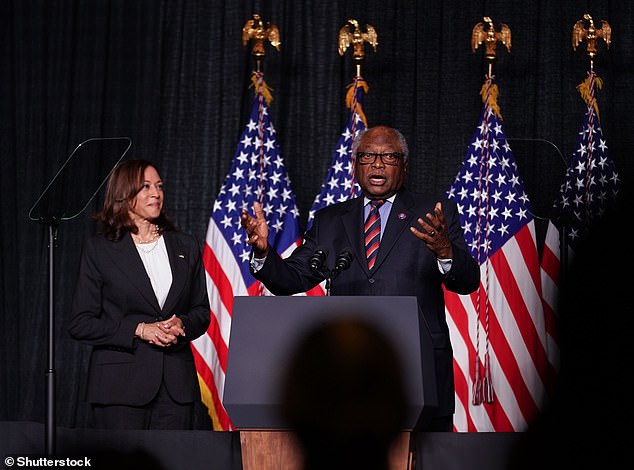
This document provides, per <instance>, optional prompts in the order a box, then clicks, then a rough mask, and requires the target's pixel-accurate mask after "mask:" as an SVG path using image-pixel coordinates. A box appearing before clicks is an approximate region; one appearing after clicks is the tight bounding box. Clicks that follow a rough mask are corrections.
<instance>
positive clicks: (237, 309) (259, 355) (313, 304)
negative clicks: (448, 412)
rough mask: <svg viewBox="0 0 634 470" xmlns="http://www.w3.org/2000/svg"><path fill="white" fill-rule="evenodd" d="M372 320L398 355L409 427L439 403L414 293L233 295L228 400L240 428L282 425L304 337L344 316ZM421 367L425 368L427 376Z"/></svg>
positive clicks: (426, 336)
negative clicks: (286, 390) (285, 386)
mask: <svg viewBox="0 0 634 470" xmlns="http://www.w3.org/2000/svg"><path fill="white" fill-rule="evenodd" d="M351 312H354V317H355V318H360V319H362V320H363V321H366V322H368V323H371V324H373V325H374V326H375V327H377V328H378V329H379V330H380V331H381V332H382V333H383V334H384V335H385V336H386V337H387V339H388V340H390V341H391V342H392V344H393V346H394V347H395V349H396V352H397V354H398V355H399V358H400V361H401V366H402V369H403V372H404V380H405V388H406V394H407V397H408V413H407V420H406V423H405V424H406V428H407V429H413V428H414V427H415V425H416V423H417V421H418V420H419V417H420V416H421V413H422V412H423V411H429V410H430V409H432V408H434V407H435V406H436V404H437V401H436V387H435V383H434V376H435V374H434V360H433V349H432V346H431V338H430V336H429V331H428V330H427V327H426V325H422V328H421V325H419V319H418V305H417V302H416V298H415V297H408V296H380V297H379V296H252V297H250V296H240V297H236V298H235V299H234V305H233V314H232V321H231V335H230V340H229V353H228V358H227V370H226V377H225V388H224V396H223V404H224V407H225V409H226V410H227V413H228V414H229V417H230V418H231V421H232V422H233V424H234V426H235V427H236V428H237V429H245V430H246V429H284V424H283V422H282V419H281V415H280V406H281V404H280V396H281V387H282V380H283V376H284V373H285V372H286V370H287V369H288V367H289V366H290V361H291V359H292V355H293V353H294V352H295V350H296V348H297V347H298V345H299V342H300V341H301V340H302V339H303V338H304V337H305V335H306V334H307V333H308V332H309V331H310V330H312V329H313V328H316V327H317V326H319V325H322V324H325V323H327V322H328V321H330V320H332V319H335V318H338V317H344V316H351ZM423 368H424V369H425V370H424V373H423Z"/></svg>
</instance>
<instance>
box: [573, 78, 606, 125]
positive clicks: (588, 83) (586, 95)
mask: <svg viewBox="0 0 634 470" xmlns="http://www.w3.org/2000/svg"><path fill="white" fill-rule="evenodd" d="M593 82H594V83H596V84H597V88H599V90H600V89H601V88H603V80H601V79H600V78H599V77H597V76H596V75H594V74H591V73H589V74H588V77H587V78H586V79H585V80H584V81H583V82H581V83H580V84H579V85H577V90H578V91H579V93H580V94H581V98H582V99H583V101H585V102H586V105H587V106H592V107H593V108H594V112H595V113H597V118H599V105H598V104H597V100H596V98H595V96H594V90H593V87H594V85H593Z"/></svg>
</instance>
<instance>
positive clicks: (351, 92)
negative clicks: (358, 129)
mask: <svg viewBox="0 0 634 470" xmlns="http://www.w3.org/2000/svg"><path fill="white" fill-rule="evenodd" d="M355 84H357V86H360V87H363V91H364V92H365V93H367V92H368V90H369V89H370V87H369V86H368V84H367V83H366V81H365V80H363V79H359V80H355V81H354V82H352V83H350V84H349V85H348V92H347V93H346V106H347V107H348V109H349V110H350V111H352V106H353V105H354V99H355V96H356V91H357V87H356V86H355ZM355 111H356V113H357V114H358V115H359V117H360V118H361V120H362V121H363V125H364V126H365V127H368V121H367V120H366V118H365V113H364V112H363V106H362V105H361V103H357V107H356V109H355Z"/></svg>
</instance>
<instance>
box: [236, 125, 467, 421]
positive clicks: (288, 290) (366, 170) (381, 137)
mask: <svg viewBox="0 0 634 470" xmlns="http://www.w3.org/2000/svg"><path fill="white" fill-rule="evenodd" d="M352 152H353V155H354V168H355V176H356V179H357V182H358V183H359V185H360V187H361V189H362V191H363V196H362V197H358V198H355V199H351V200H348V201H345V202H341V203H338V204H333V205H331V206H328V207H325V208H323V209H322V210H320V211H318V212H317V213H316V214H315V218H314V221H313V224H312V226H311V227H310V229H309V230H308V231H307V232H306V234H305V235H304V240H303V243H302V245H301V246H299V247H298V248H297V249H295V251H294V252H293V253H292V254H291V255H290V256H289V257H288V258H286V259H282V258H281V257H280V256H278V255H277V254H276V253H271V252H270V246H269V243H268V227H267V225H266V221H265V219H264V214H263V212H262V208H261V206H260V204H259V203H257V202H256V203H255V204H254V208H253V210H254V214H255V217H253V216H251V215H249V214H248V213H247V211H246V210H243V212H242V219H241V222H242V226H243V227H244V228H245V230H246V232H247V235H248V237H249V244H250V245H251V246H252V248H253V257H252V260H251V270H252V272H253V275H254V276H255V277H256V278H257V279H259V280H260V281H262V283H263V284H264V285H265V286H266V287H267V288H268V289H269V290H270V291H271V292H272V293H273V294H275V295H289V294H295V293H299V292H304V291H308V290H309V289H311V288H312V287H314V286H315V285H317V284H318V283H320V282H321V281H323V280H324V275H323V274H322V273H321V272H320V270H318V269H312V268H311V264H315V263H314V259H315V253H316V252H318V251H319V250H321V251H322V252H323V253H327V257H326V259H325V261H324V265H325V266H334V265H335V262H336V258H337V256H338V255H339V254H341V253H342V252H344V251H348V250H349V251H350V252H351V253H352V254H353V260H352V262H351V264H350V266H349V267H348V268H347V269H345V270H343V271H341V272H339V273H338V274H337V276H336V277H335V279H333V280H332V285H331V291H330V292H331V295H366V296H367V295H403V296H415V297H416V298H417V300H418V308H419V314H420V320H421V321H420V324H421V327H422V328H429V332H430V334H431V337H432V342H433V347H434V353H435V369H436V370H435V372H436V386H437V395H438V407H437V409H436V412H435V415H434V417H433V419H432V420H431V422H430V423H426V424H425V425H424V428H423V429H424V430H426V431H451V430H452V426H453V424H452V423H453V413H454V406H455V403H454V378H453V350H452V347H451V343H450V337H449V329H448V326H447V321H446V318H445V304H444V293H443V286H444V288H446V289H448V290H450V291H453V292H456V293H459V294H469V293H471V292H473V291H475V290H476V289H477V287H478V285H479V282H480V270H479V267H478V265H477V263H476V262H475V260H474V259H473V258H472V257H471V255H470V254H469V251H468V249H467V247H466V244H465V241H464V236H463V231H462V229H461V227H460V220H459V215H458V212H457V208H456V205H455V204H454V203H453V202H451V201H450V200H444V201H442V202H438V201H437V200H436V199H435V198H432V197H428V196H424V195H421V194H416V193H413V192H410V191H408V190H406V189H405V188H404V187H403V182H404V180H405V175H406V172H407V165H408V146H407V142H406V140H405V138H404V137H403V135H402V134H401V133H400V132H399V131H398V130H396V129H393V128H390V127H386V126H377V127H373V128H370V129H367V130H365V131H362V132H360V133H359V134H358V135H357V136H356V138H355V141H354V143H353V146H352ZM377 202H378V204H377V205H378V206H379V208H378V212H379V217H378V218H379V220H380V229H378V228H377V229H376V230H375V233H374V234H373V233H372V230H371V229H370V227H369V225H371V223H370V222H369V221H368V219H369V218H371V217H368V216H369V213H370V211H371V207H372V205H373V204H376V203H377ZM374 218H375V219H376V218H377V217H376V216H374ZM364 221H365V222H364ZM377 227H378V223H377ZM379 230H380V242H379V243H378V245H377V243H376V241H375V240H372V239H373V237H374V235H378V234H377V233H376V232H378V231H379ZM366 232H367V233H366ZM366 245H367V246H366ZM377 246H378V248H377ZM367 255H369V258H368V257H367ZM311 260H313V263H311Z"/></svg>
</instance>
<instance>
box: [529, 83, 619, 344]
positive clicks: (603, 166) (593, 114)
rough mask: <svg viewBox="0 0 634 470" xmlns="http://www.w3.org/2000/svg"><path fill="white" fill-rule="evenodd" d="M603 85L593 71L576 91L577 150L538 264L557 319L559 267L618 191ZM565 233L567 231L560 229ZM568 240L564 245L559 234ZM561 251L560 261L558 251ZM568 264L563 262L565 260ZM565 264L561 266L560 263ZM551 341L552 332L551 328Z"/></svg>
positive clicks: (548, 302) (546, 301)
mask: <svg viewBox="0 0 634 470" xmlns="http://www.w3.org/2000/svg"><path fill="white" fill-rule="evenodd" d="M596 87H598V88H601V87H602V82H601V79H600V78H599V77H597V76H596V75H595V73H594V72H592V71H591V72H588V77H587V78H586V80H585V81H584V82H582V83H581V84H580V85H579V86H578V87H577V89H578V90H579V92H580V93H581V96H582V98H583V99H584V101H585V102H586V110H585V113H584V117H583V122H582V124H581V127H580V130H579V135H578V137H577V143H576V145H575V151H574V152H573V154H572V158H571V160H570V164H569V166H568V169H567V171H566V175H565V178H564V182H563V184H562V185H561V187H560V188H559V195H558V197H557V199H556V200H555V202H554V204H553V217H552V218H551V219H550V220H549V222H548V229H547V231H546V239H545V241H544V249H543V250H542V259H541V268H542V269H541V276H542V290H543V297H544V310H546V311H548V312H551V315H552V316H553V317H556V315H557V314H558V312H557V304H558V298H559V289H560V285H561V280H562V279H561V276H560V272H561V267H562V266H567V265H569V263H570V262H571V261H572V259H573V257H574V252H575V247H576V245H577V244H578V243H579V242H580V241H581V240H582V238H583V236H584V233H585V232H586V230H587V229H588V228H589V226H590V223H591V222H593V221H594V220H596V219H598V218H600V217H601V215H602V214H603V213H604V212H605V210H606V209H607V208H608V206H609V205H610V204H611V203H612V202H614V200H615V199H616V198H617V195H618V192H619V183H620V179H619V175H618V173H617V171H616V169H615V166H614V162H613V161H612V158H611V157H610V154H609V152H608V145H607V141H606V140H605V139H604V138H603V131H602V130H601V125H600V122H599V107H598V105H597V101H596V96H595V88H596ZM564 228H565V230H564ZM562 233H565V234H566V236H565V238H564V239H563V240H562V239H561V238H560V237H561V234H562ZM562 246H565V247H566V249H565V250H564V254H565V255H566V256H565V257H564V260H562V259H561V251H562V250H561V247H562ZM566 259H567V262H566V261H565V260H566ZM564 263H565V264H564ZM552 336H553V337H554V338H553V342H555V341H556V331H555V330H554V328H553V333H552Z"/></svg>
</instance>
